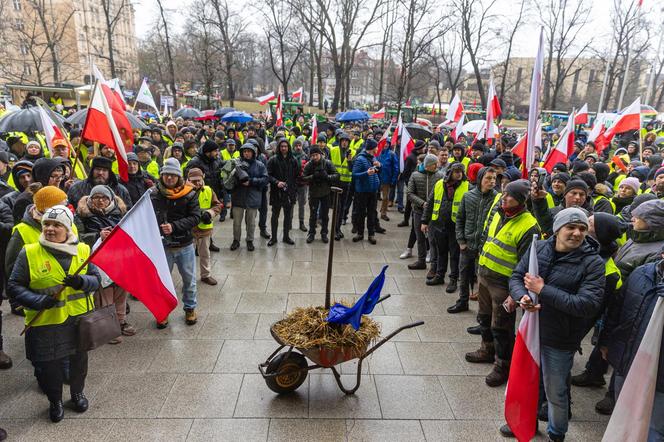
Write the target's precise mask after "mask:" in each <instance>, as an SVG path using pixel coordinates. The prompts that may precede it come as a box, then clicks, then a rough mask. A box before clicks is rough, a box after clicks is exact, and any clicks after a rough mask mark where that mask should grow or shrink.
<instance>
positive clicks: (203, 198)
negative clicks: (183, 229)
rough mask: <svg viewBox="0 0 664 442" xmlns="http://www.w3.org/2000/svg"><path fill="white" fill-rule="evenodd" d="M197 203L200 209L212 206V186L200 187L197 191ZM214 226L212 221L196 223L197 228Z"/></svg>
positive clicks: (202, 228) (207, 228)
mask: <svg viewBox="0 0 664 442" xmlns="http://www.w3.org/2000/svg"><path fill="white" fill-rule="evenodd" d="M198 204H199V205H200V206H201V210H207V209H209V208H210V207H212V188H211V187H210V186H203V187H201V190H200V192H198ZM212 227H214V224H213V223H212V222H209V223H204V222H202V221H201V222H200V223H198V228H199V229H201V230H210V229H211V228H212Z"/></svg>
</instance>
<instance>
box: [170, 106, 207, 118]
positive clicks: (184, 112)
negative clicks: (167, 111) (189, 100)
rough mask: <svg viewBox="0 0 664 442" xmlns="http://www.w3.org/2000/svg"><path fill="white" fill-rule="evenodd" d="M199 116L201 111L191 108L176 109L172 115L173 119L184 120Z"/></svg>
mask: <svg viewBox="0 0 664 442" xmlns="http://www.w3.org/2000/svg"><path fill="white" fill-rule="evenodd" d="M200 116H201V111H199V110H198V109H194V108H193V107H183V108H182V109H178V110H176V111H175V112H174V113H173V118H179V117H182V118H184V119H188V118H196V117H200Z"/></svg>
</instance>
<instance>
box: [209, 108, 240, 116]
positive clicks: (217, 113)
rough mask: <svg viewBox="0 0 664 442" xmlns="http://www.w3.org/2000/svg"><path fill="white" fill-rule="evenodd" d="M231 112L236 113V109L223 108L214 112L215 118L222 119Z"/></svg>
mask: <svg viewBox="0 0 664 442" xmlns="http://www.w3.org/2000/svg"><path fill="white" fill-rule="evenodd" d="M231 112H235V108H234V107H222V108H219V109H217V110H216V111H214V116H215V117H219V118H221V117H223V116H224V115H226V114H228V113H231Z"/></svg>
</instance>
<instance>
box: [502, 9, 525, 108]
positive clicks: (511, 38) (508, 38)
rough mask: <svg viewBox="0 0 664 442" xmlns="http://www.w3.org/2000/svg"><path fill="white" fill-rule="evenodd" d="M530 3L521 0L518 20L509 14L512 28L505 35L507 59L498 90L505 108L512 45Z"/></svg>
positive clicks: (503, 65) (503, 66)
mask: <svg viewBox="0 0 664 442" xmlns="http://www.w3.org/2000/svg"><path fill="white" fill-rule="evenodd" d="M527 3H529V0H521V2H520V4H519V14H518V16H517V17H516V20H514V17H513V16H512V15H510V16H509V20H510V22H509V27H508V29H509V28H511V29H512V30H511V31H510V32H509V34H507V36H506V37H505V43H506V45H507V54H506V56H505V61H504V62H503V64H502V76H501V77H502V78H501V79H500V89H499V90H498V101H499V102H500V106H501V107H503V108H504V106H505V103H504V98H505V92H506V86H507V85H506V84H505V83H506V81H507V73H508V72H509V67H510V59H511V57H512V45H513V44H514V36H515V35H516V32H517V30H518V29H519V26H520V25H521V23H522V22H523V19H524V17H525V9H526V4H527Z"/></svg>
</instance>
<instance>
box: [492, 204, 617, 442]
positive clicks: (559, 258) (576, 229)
mask: <svg viewBox="0 0 664 442" xmlns="http://www.w3.org/2000/svg"><path fill="white" fill-rule="evenodd" d="M588 224H589V223H588V217H587V216H586V214H585V212H584V211H583V210H581V209H579V208H578V207H569V208H566V209H564V210H561V211H560V212H559V213H558V214H557V215H556V217H555V219H554V223H553V232H554V235H553V236H551V237H550V238H548V239H546V240H543V241H537V242H536V243H535V247H536V248H537V263H538V267H539V275H533V274H531V273H529V271H528V269H529V256H528V254H524V256H523V257H522V258H521V260H520V262H519V264H518V265H517V266H516V268H515V269H514V272H513V273H512V277H511V278H510V282H509V291H510V296H511V299H510V300H509V301H510V305H515V304H516V303H519V304H520V305H521V307H522V308H523V309H524V310H527V311H529V312H536V311H539V335H540V339H539V341H538V342H534V343H532V344H531V345H533V346H535V347H537V346H539V348H538V349H537V348H535V349H531V348H528V350H531V353H532V350H539V353H540V360H539V361H538V362H540V364H541V371H542V383H543V385H544V391H545V392H546V397H547V400H548V403H549V406H548V421H549V423H548V426H547V433H548V436H549V440H551V441H563V440H565V433H567V426H568V420H569V414H568V413H569V400H568V398H569V385H568V383H567V379H568V378H569V376H570V372H571V369H572V363H573V362H574V354H575V353H576V351H577V349H578V348H579V347H580V345H581V340H582V339H583V337H584V336H585V335H586V334H587V333H588V331H589V330H590V329H591V328H592V327H593V325H594V323H595V319H596V318H597V315H598V314H599V313H600V311H601V309H602V305H603V303H604V299H603V296H604V282H605V276H604V262H603V261H602V258H600V256H599V254H598V250H599V244H598V243H597V241H595V240H594V239H592V238H591V237H588V236H587V234H588ZM529 292H532V293H534V294H535V295H536V297H537V303H533V300H532V298H531V297H530V295H529ZM519 333H521V329H519ZM526 341H527V340H526V339H524V340H520V341H519V345H525V344H524V342H526ZM529 347H530V346H529ZM518 353H519V349H518V348H517V349H515V354H518ZM514 362H515V365H513V370H516V373H515V375H514V376H510V384H508V389H507V392H508V394H507V398H506V401H505V414H506V416H507V418H508V425H509V428H505V427H503V428H501V432H502V433H503V434H505V433H509V429H510V428H513V429H514V430H515V431H514V433H515V435H516V436H517V437H518V438H519V440H529V439H530V438H531V437H533V436H534V430H535V428H534V426H533V427H530V428H527V430H530V431H529V432H528V431H526V432H525V433H524V432H520V431H519V430H517V429H518V428H520V426H521V424H522V422H523V420H525V419H527V417H528V414H529V413H528V411H531V412H532V414H533V415H534V414H536V412H537V410H536V409H534V410H522V411H521V412H520V413H514V414H511V413H508V409H510V407H518V406H523V405H524V404H523V403H516V402H515V401H514V399H513V398H511V397H510V393H511V391H510V390H511V389H519V390H528V393H529V394H528V395H520V398H524V397H527V396H529V395H537V394H538V389H539V382H537V381H535V382H532V381H531V382H528V383H527V384H524V383H523V382H524V380H523V377H522V376H519V374H523V373H520V370H524V371H525V370H526V369H527V366H526V365H525V364H523V363H519V364H517V361H514ZM520 383H521V384H520Z"/></svg>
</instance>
